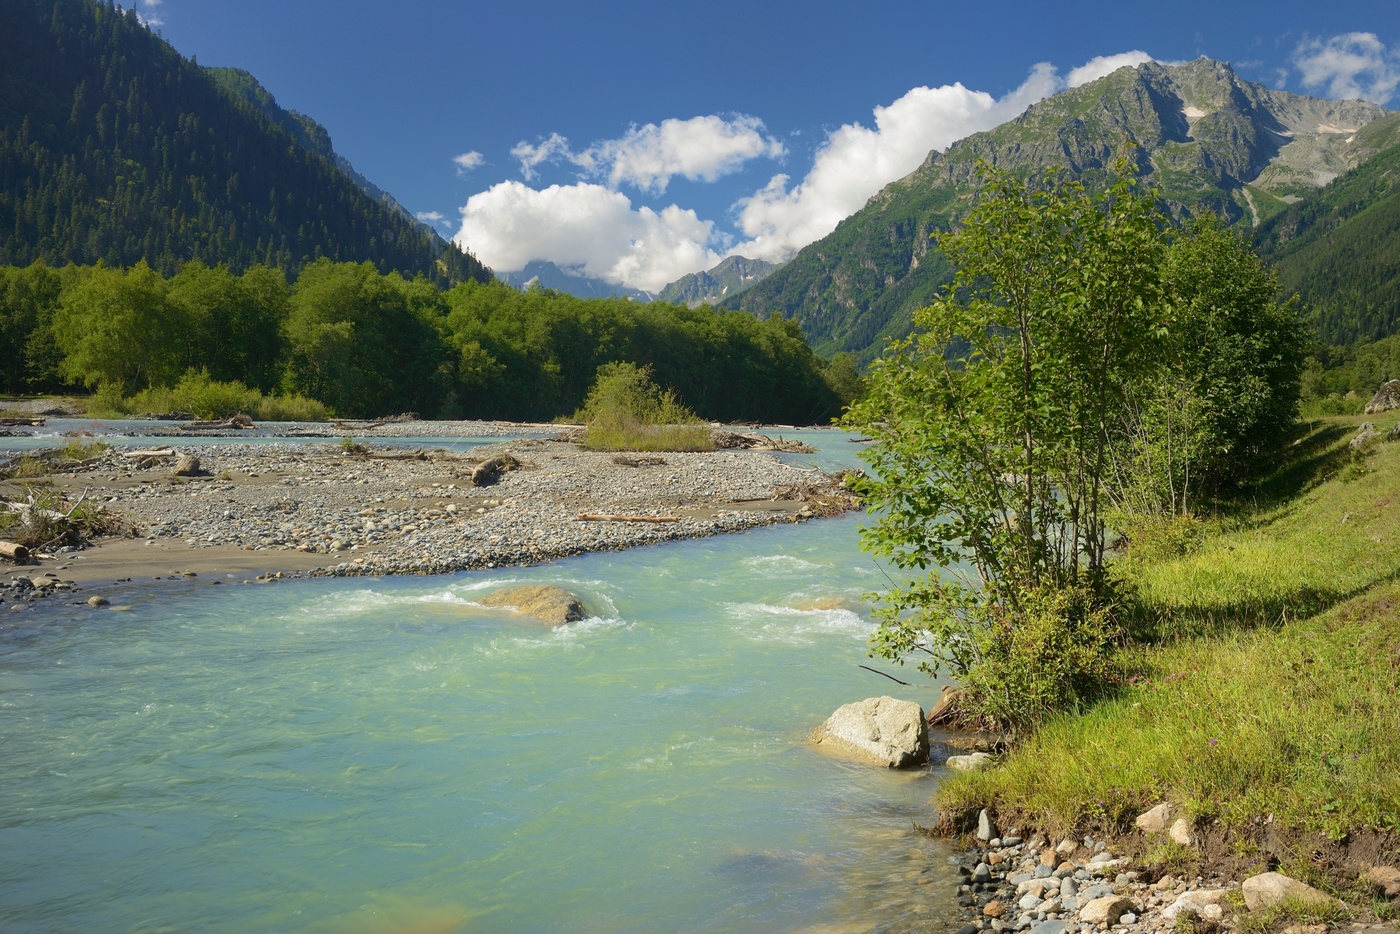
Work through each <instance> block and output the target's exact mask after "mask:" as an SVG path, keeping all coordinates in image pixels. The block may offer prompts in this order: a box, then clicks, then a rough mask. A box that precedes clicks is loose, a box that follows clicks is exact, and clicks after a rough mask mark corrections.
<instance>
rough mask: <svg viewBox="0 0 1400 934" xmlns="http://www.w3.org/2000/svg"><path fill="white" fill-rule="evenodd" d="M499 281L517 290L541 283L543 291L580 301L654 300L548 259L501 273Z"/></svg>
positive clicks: (643, 294) (649, 294)
mask: <svg viewBox="0 0 1400 934" xmlns="http://www.w3.org/2000/svg"><path fill="white" fill-rule="evenodd" d="M496 278H497V279H500V280H501V281H502V282H506V283H509V284H510V285H513V286H515V287H516V288H517V289H528V288H529V287H530V286H531V285H533V284H535V283H536V282H538V283H539V284H540V287H541V288H545V289H553V290H554V291H556V292H563V293H564V294H565V295H574V296H577V297H578V298H607V297H609V296H612V295H621V296H623V297H624V298H630V299H632V300H633V301H638V302H649V301H651V293H650V292H643V291H642V290H641V289H629V288H627V286H625V285H613V284H612V283H611V282H605V281H604V280H602V279H594V278H593V277H591V276H585V275H584V274H583V273H581V272H576V271H573V270H570V269H565V268H564V267H562V266H557V265H555V264H554V263H551V262H549V261H548V260H536V261H534V262H531V263H527V264H526V266H525V268H524V269H522V270H520V271H519V272H498V273H496Z"/></svg>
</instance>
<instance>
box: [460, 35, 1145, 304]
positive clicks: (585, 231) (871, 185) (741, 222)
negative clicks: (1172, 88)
mask: <svg viewBox="0 0 1400 934" xmlns="http://www.w3.org/2000/svg"><path fill="white" fill-rule="evenodd" d="M1150 60H1151V57H1150V56H1148V55H1147V54H1146V53H1144V52H1138V51H1133V52H1124V53H1121V54H1118V55H1106V56H1100V57H1098V58H1095V59H1093V60H1091V61H1089V62H1086V63H1084V64H1083V65H1080V66H1079V67H1077V68H1074V69H1072V70H1070V72H1069V73H1068V74H1066V75H1063V76H1062V75H1060V74H1059V72H1058V71H1057V69H1056V68H1055V67H1054V66H1052V65H1050V64H1049V63H1041V64H1038V65H1035V66H1034V67H1032V68H1031V69H1030V72H1029V74H1028V75H1027V77H1026V80H1025V81H1024V82H1022V84H1021V85H1020V86H1019V87H1017V88H1015V89H1014V90H1012V91H1010V92H1008V93H1006V94H1005V95H1003V96H1001V97H1000V98H998V97H994V96H993V95H991V94H988V93H986V92H984V91H974V90H970V89H968V88H966V87H964V86H963V85H962V84H960V83H955V84H950V85H944V86H942V87H937V88H929V87H918V88H914V89H913V90H911V91H909V92H908V93H906V94H905V95H904V96H902V97H900V98H899V99H898V100H896V101H894V102H892V103H890V104H888V105H886V106H881V107H876V108H875V110H874V113H873V116H874V121H873V123H874V125H873V126H870V127H867V126H864V125H862V124H860V123H849V124H846V125H844V126H841V127H839V128H837V129H835V130H831V131H829V132H828V133H827V135H826V139H825V140H824V142H823V143H822V144H821V146H820V147H819V149H818V150H817V153H816V156H815V157H814V159H813V162H812V166H811V168H810V169H809V170H808V172H807V174H806V175H805V176H804V177H803V178H802V179H801V180H800V181H797V182H795V183H794V182H793V180H792V177H791V176H789V175H787V174H778V175H775V176H773V177H772V179H771V180H770V181H769V182H768V183H767V184H766V185H765V186H763V187H762V188H761V189H759V190H758V191H757V192H755V193H754V194H753V195H750V196H749V197H747V198H743V199H741V200H740V201H739V202H738V204H736V205H735V210H736V213H737V220H736V223H737V228H738V230H739V232H740V234H741V237H740V238H739V239H740V240H741V242H738V243H734V242H733V241H734V240H735V239H736V238H734V237H732V236H730V235H728V234H725V233H722V232H717V231H716V229H715V226H714V223H713V222H712V221H708V220H703V219H701V218H700V217H699V216H697V215H696V213H695V212H694V211H691V210H685V209H682V208H680V207H678V206H676V205H674V204H673V205H671V206H669V207H666V208H664V209H662V210H660V211H657V210H653V209H652V208H650V207H647V206H637V207H634V206H633V204H632V202H631V200H630V199H628V198H627V197H626V196H625V195H623V194H622V193H621V192H619V191H618V190H617V188H618V186H619V185H622V184H628V185H633V186H635V187H636V188H638V189H639V190H640V191H643V192H646V193H660V192H663V191H665V189H666V186H667V184H668V183H669V182H670V180H671V179H672V178H674V177H677V176H679V177H683V178H687V179H692V180H702V181H712V180H714V179H717V178H719V177H720V176H722V175H725V174H727V173H729V172H732V171H735V170H737V169H738V168H740V167H741V166H742V165H743V164H744V163H746V162H747V161H749V160H752V159H756V158H775V159H776V158H781V157H783V156H785V155H786V152H785V151H784V148H783V146H782V144H781V143H779V142H777V141H776V140H774V139H772V138H771V137H768V136H766V135H765V134H764V127H763V124H762V123H761V122H760V121H759V120H758V119H757V118H755V117H747V116H738V117H730V118H720V117H695V118H692V119H690V120H664V121H662V122H661V123H660V124H646V125H645V126H641V127H633V128H632V129H631V130H629V131H628V132H627V133H626V134H625V135H623V136H622V137H620V138H618V139H615V140H609V141H604V142H601V143H595V144H593V145H592V146H590V147H588V148H587V149H585V150H582V151H576V150H574V149H573V148H572V147H571V146H570V144H569V141H568V140H567V139H566V138H564V137H563V136H560V135H559V134H557V133H556V134H553V135H551V136H549V137H547V138H544V139H541V140H539V141H537V142H535V143H528V142H521V143H519V144H517V145H516V146H515V147H514V148H513V149H512V150H511V155H512V156H513V157H515V158H516V159H517V160H518V161H519V163H520V170H521V174H522V175H523V177H524V178H525V180H526V181H527V182H528V181H532V180H533V179H535V177H536V176H537V174H538V170H539V167H540V166H541V165H543V164H545V163H552V162H566V163H569V164H572V165H574V166H577V167H578V168H579V169H581V170H583V174H584V175H585V178H586V179H596V180H597V181H591V180H585V181H580V182H579V183H577V184H573V185H563V186H561V185H553V186H550V187H549V188H546V189H543V190H537V189H533V188H530V187H529V186H528V185H526V184H522V183H520V182H503V183H501V184H498V185H495V186H493V187H492V188H490V189H489V190H487V191H484V192H481V193H480V194H477V195H474V196H473V197H472V198H471V200H469V201H468V202H467V205H466V206H465V207H464V208H463V209H462V224H461V227H460V229H459V231H458V233H457V236H456V240H457V241H458V242H459V243H461V244H463V245H464V246H466V247H468V248H470V249H471V250H472V252H473V253H475V254H476V256H477V257H479V258H480V259H481V260H482V262H484V263H486V264H487V265H488V266H491V267H492V268H494V269H499V270H502V271H514V270H519V269H521V268H523V267H524V266H525V264H526V263H528V262H530V261H531V260H551V261H553V262H555V263H558V264H559V265H561V266H567V267H572V268H576V269H578V270H580V271H582V272H584V273H586V274H587V275H590V276H596V277H599V278H602V279H605V280H607V281H610V282H614V283H621V284H623V285H627V286H631V287H633V288H640V289H646V290H649V291H654V290H656V289H659V288H660V287H662V286H664V285H665V284H667V283H668V282H672V281H674V280H676V279H677V278H679V277H680V276H682V275H685V274H687V273H692V272H697V271H699V270H702V269H708V268H710V267H711V266H713V265H714V264H715V263H717V262H718V261H719V260H720V259H722V258H723V256H724V255H730V254H742V255H744V256H749V257H753V258H758V259H767V260H771V261H774V262H783V261H786V260H787V259H789V258H791V256H792V255H793V253H795V252H796V251H797V250H799V249H801V248H802V247H804V246H806V245H807V244H808V243H811V242H812V241H814V240H817V239H819V238H821V237H823V236H825V235H826V234H828V233H830V232H831V231H832V230H833V229H835V227H836V225H837V224H838V223H839V222H840V221H841V220H842V219H844V218H846V217H848V216H850V215H851V214H853V213H854V212H855V211H857V210H859V209H860V208H861V207H862V206H863V205H864V204H865V202H866V201H867V200H869V198H870V197H871V196H872V195H874V194H875V193H877V192H878V191H879V190H880V189H881V188H883V187H884V186H885V185H887V184H889V183H890V182H892V181H894V180H895V179H898V178H902V177H903V176H905V175H907V174H909V173H910V172H912V171H913V170H914V169H916V168H917V167H918V166H919V164H920V163H921V162H922V161H923V160H924V158H925V157H926V156H927V155H928V153H929V152H930V151H932V150H943V149H946V148H947V147H948V146H949V145H951V144H952V143H954V142H956V141H957V140H959V139H962V138H964V137H966V136H968V135H970V134H972V133H975V132H978V131H981V130H988V129H991V128H992V127H994V126H997V125H998V124H1000V123H1004V122H1005V121H1007V120H1010V119H1012V118H1013V117H1016V116H1017V115H1019V114H1020V113H1022V112H1023V111H1024V110H1025V109H1026V108H1027V107H1029V106H1030V105H1032V104H1034V103H1036V102H1037V101H1039V100H1041V99H1043V98H1045V97H1048V96H1049V95H1051V94H1054V93H1056V92H1058V91H1062V90H1064V89H1065V88H1068V87H1078V86H1079V85H1081V84H1085V83H1087V82H1089V81H1092V80H1094V79H1096V78H1099V77H1102V76H1103V75H1107V74H1109V73H1110V72H1112V71H1115V70H1117V69H1118V68H1120V67H1123V66H1125V65H1137V64H1140V63H1142V62H1145V61H1150ZM603 180H606V183H607V184H601V183H599V182H601V181H603ZM731 244H732V248H731Z"/></svg>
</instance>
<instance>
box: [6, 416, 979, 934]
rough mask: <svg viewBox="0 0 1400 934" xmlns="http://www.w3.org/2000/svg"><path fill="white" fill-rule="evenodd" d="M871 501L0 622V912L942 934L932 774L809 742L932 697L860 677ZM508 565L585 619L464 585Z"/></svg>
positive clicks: (941, 873)
mask: <svg viewBox="0 0 1400 934" xmlns="http://www.w3.org/2000/svg"><path fill="white" fill-rule="evenodd" d="M787 434H788V435H789V436H791V435H792V434H793V433H791V432H789V433H787ZM802 436H803V437H804V438H808V439H809V440H816V442H817V443H818V444H821V445H823V446H824V447H825V448H826V450H825V451H823V452H821V453H819V454H817V455H813V456H811V457H809V458H808V460H809V461H810V462H813V463H818V464H822V465H824V466H828V467H829V466H835V465H837V464H843V463H851V462H853V451H854V448H855V446H854V445H852V444H850V443H849V442H848V441H847V440H846V439H845V438H844V437H843V436H840V435H837V434H834V433H831V432H821V433H818V432H813V433H810V435H808V434H807V433H802ZM859 522H860V518H859V517H857V516H848V517H846V518H841V519H830V520H821V521H813V522H808V523H805V524H801V525H793V526H777V527H768V528H764V529H759V530H756V531H753V532H749V533H745V534H740V535H730V536H722V537H719V538H712V539H705V540H699V541H688V542H678V543H673V544H667V545H662V546H656V547H651V548H644V549H636V550H632V551H627V552H618V553H605V554H594V555H588V556H584V557H580V558H573V559H569V560H568V561H563V562H558V563H553V564H548V565H541V566H536V567H530V568H520V569H507V570H500V571H494V572H481V573H466V574H460V575H455V576H450V577H430V578H421V577H420V578H414V577H401V578H384V579H362V578H361V579H321V580H299V581H289V582H282V583H278V584H273V585H267V586H242V585H239V584H238V583H236V582H235V581H233V580H230V581H229V582H228V583H226V584H224V585H221V586H216V585H215V584H214V583H213V581H212V580H210V579H208V578H203V579H196V580H193V581H185V582H178V581H164V582H160V583H145V584H139V585H138V584H131V585H122V587H125V589H122V587H118V588H104V590H103V593H104V594H105V595H107V596H108V597H109V598H111V600H112V602H113V607H111V608H109V609H107V610H103V611H101V612H94V611H93V609H92V608H90V607H87V606H81V605H64V604H56V605H52V604H53V601H48V602H47V603H48V604H50V605H45V606H44V607H42V608H40V609H35V610H31V611H28V612H25V613H20V614H8V615H7V616H6V617H5V618H3V619H0V742H2V743H3V753H2V754H0V930H5V931H77V930H92V931H188V930H215V931H240V932H242V931H316V932H321V931H327V932H330V931H334V932H341V931H345V932H369V931H424V932H426V931H450V932H457V931H492V932H494V931H501V932H505V931H561V932H562V931H570V932H573V931H582V932H594V931H598V932H623V931H636V932H651V931H743V932H748V931H817V930H820V931H922V930H927V931H945V930H950V929H952V928H953V927H956V923H955V922H954V920H953V919H954V918H955V906H954V905H953V899H952V896H951V893H952V890H953V886H954V882H955V879H954V876H953V870H952V867H950V866H949V865H948V860H947V856H948V855H949V854H948V851H947V850H946V849H945V848H944V844H942V843H941V842H939V841H937V840H935V839H933V838H930V837H928V836H926V835H924V834H921V833H919V832H918V831H917V830H916V828H915V824H916V823H918V822H925V823H927V822H929V821H930V820H931V819H932V818H931V816H930V812H929V807H928V799H929V798H930V796H931V794H932V792H933V788H934V785H935V782H936V772H937V770H936V769H925V770H919V771H915V772H910V773H893V772H887V771H883V770H879V769H873V768H869V767H865V766H857V765H852V764H849V763H846V762H843V761H839V760H835V759H832V758H829V757H827V756H824V755H822V754H819V753H817V752H815V751H813V750H812V749H811V748H810V747H809V746H808V745H807V744H806V739H807V735H808V733H809V732H810V731H811V729H812V728H813V727H814V726H815V725H817V724H818V723H819V722H821V720H823V719H824V718H825V717H826V716H827V715H829V714H830V713H831V711H832V710H833V709H835V708H836V707H837V706H839V705H841V704H843V703H847V702H849V701H853V700H858V699H860V698H863V697H868V696H874V695H879V694H884V693H891V694H894V695H896V696H902V697H908V698H910V699H913V700H918V701H920V702H922V703H923V704H924V705H925V706H927V705H928V704H929V703H930V702H931V700H932V699H933V698H934V697H935V696H936V687H935V686H933V685H931V684H929V683H928V682H926V681H924V680H922V679H921V678H920V676H917V675H916V676H913V677H906V680H912V681H915V682H916V683H915V685H914V686H913V687H910V688H903V687H900V686H899V685H896V684H894V683H893V682H890V681H888V680H885V679H884V678H881V677H878V676H876V675H874V674H871V673H870V672H868V671H865V670H863V669H861V668H860V667H859V666H860V665H861V664H873V663H870V662H869V660H868V659H867V658H866V649H865V640H866V638H867V636H868V635H869V633H870V630H871V628H872V624H871V622H870V620H869V617H868V614H867V613H866V612H865V610H864V608H863V607H862V605H861V595H862V593H863V592H865V591H868V590H874V589H879V588H880V587H882V586H883V585H884V584H885V582H886V581H885V576H884V571H883V570H882V569H881V568H880V567H879V566H877V565H876V563H875V562H873V561H872V560H871V558H870V557H869V556H867V555H865V554H864V553H862V552H861V551H860V550H859V547H858V534H857V531H858V526H859ZM518 581H528V582H541V583H552V584H558V585H560V586H562V587H565V588H567V589H569V590H571V591H573V592H575V593H577V594H579V595H580V596H581V597H582V598H583V600H584V602H585V604H586V605H587V606H588V608H589V610H590V613H591V614H592V615H590V617H589V618H588V619H586V620H585V621H583V622H580V623H576V624H573V625H571V626H568V627H564V628H560V629H557V630H549V629H547V628H542V627H540V626H538V625H535V624H531V623H524V622H521V621H520V620H518V619H515V618H511V617H508V616H504V615H502V614H500V613H499V612H496V611H490V610H486V609H483V608H481V607H478V606H476V605H475V604H474V603H473V599H474V597H476V596H478V595H480V594H482V593H484V592H485V591H487V590H489V589H492V588H495V587H498V586H501V585H503V584H505V583H508V582H518Z"/></svg>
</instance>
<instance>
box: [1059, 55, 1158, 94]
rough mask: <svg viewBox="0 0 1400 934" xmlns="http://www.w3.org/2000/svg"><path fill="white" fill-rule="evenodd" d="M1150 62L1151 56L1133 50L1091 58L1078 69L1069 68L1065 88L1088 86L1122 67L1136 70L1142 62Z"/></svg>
mask: <svg viewBox="0 0 1400 934" xmlns="http://www.w3.org/2000/svg"><path fill="white" fill-rule="evenodd" d="M1150 61H1152V56H1151V55H1148V54H1147V53H1146V52H1140V51H1137V50H1134V51H1132V52H1119V53H1118V54H1117V55H1100V56H1098V57H1097V58H1091V59H1089V60H1088V61H1087V62H1085V63H1084V64H1082V65H1080V66H1079V67H1078V68H1071V69H1070V72H1069V74H1067V75H1065V87H1067V88H1077V87H1079V86H1080V85H1081V84H1088V83H1089V82H1090V81H1097V80H1098V79H1099V78H1102V77H1104V76H1105V75H1111V74H1113V73H1114V72H1115V71H1117V70H1118V69H1120V68H1123V67H1133V68H1136V67H1137V66H1138V65H1141V64H1142V63H1143V62H1150Z"/></svg>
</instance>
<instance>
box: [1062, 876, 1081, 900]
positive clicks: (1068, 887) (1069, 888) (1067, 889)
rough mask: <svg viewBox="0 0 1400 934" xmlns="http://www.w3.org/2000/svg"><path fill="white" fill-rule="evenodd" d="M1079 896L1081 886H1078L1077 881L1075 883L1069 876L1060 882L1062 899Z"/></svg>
mask: <svg viewBox="0 0 1400 934" xmlns="http://www.w3.org/2000/svg"><path fill="white" fill-rule="evenodd" d="M1078 894H1079V886H1078V885H1077V884H1075V881H1074V880H1073V879H1071V878H1070V877H1069V876H1065V877H1064V878H1063V879H1061V880H1060V897H1061V898H1069V897H1070V896H1072V895H1078Z"/></svg>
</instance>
